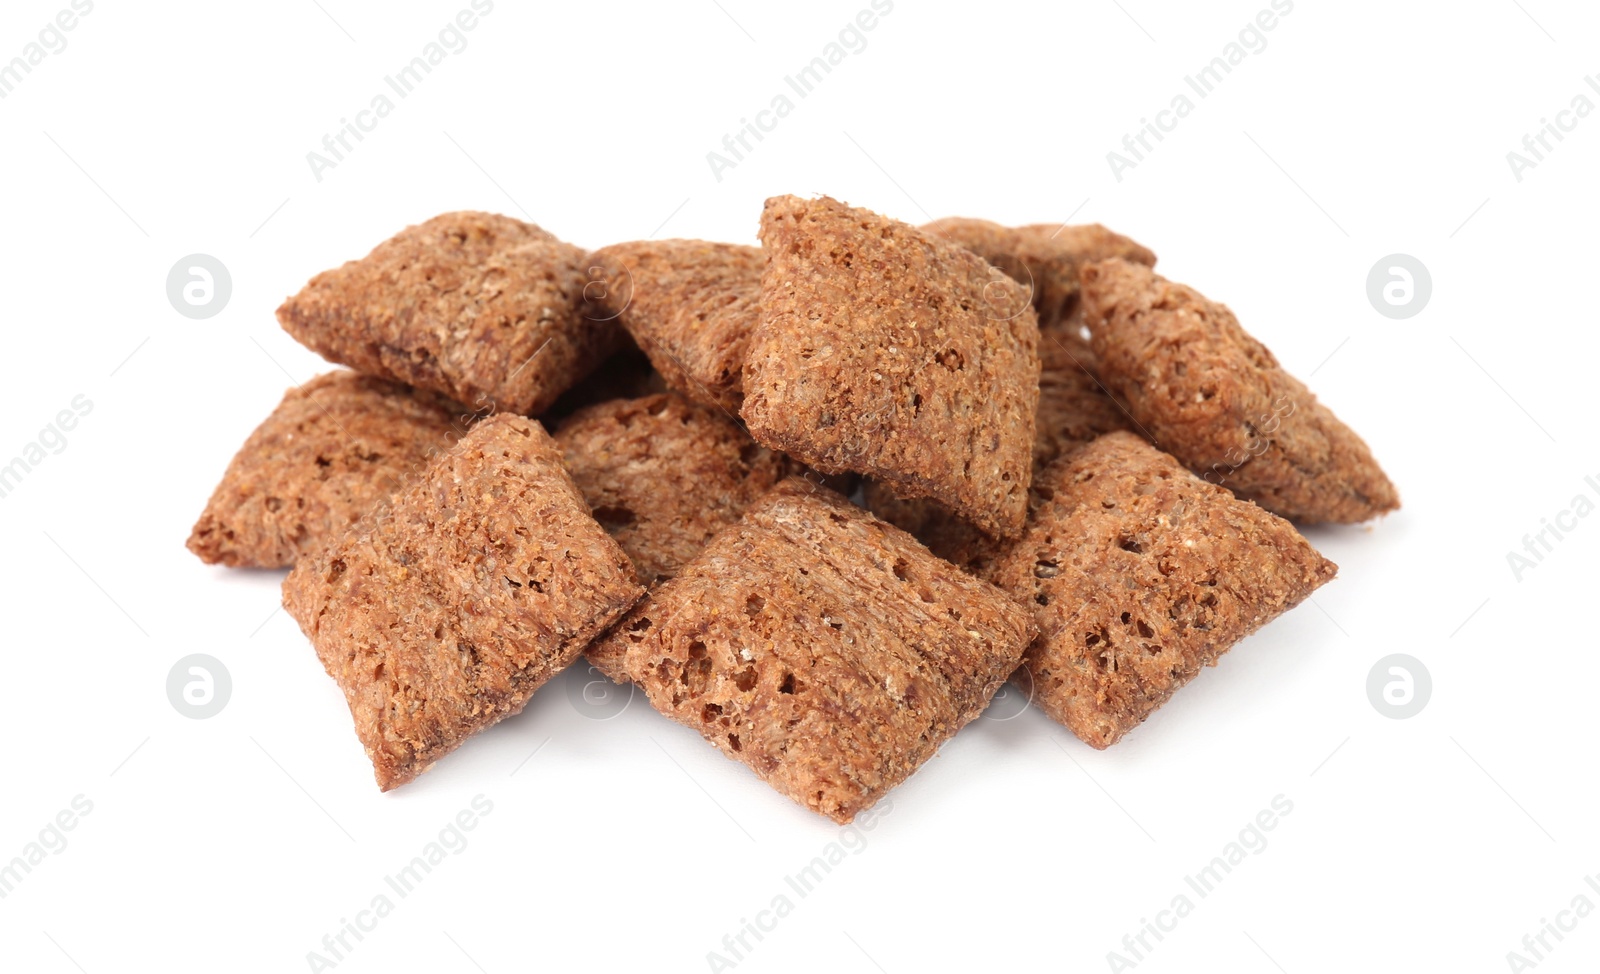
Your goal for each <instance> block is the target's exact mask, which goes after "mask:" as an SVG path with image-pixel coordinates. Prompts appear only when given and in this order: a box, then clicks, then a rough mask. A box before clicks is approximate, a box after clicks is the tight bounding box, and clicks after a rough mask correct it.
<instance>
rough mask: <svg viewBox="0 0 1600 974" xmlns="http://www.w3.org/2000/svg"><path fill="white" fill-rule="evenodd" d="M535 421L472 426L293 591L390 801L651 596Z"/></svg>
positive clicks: (299, 572)
mask: <svg viewBox="0 0 1600 974" xmlns="http://www.w3.org/2000/svg"><path fill="white" fill-rule="evenodd" d="M643 591H644V589H643V587H642V586H641V585H640V584H639V583H638V580H637V579H636V578H635V577H634V573H633V566H632V564H630V563H629V561H628V556H627V555H625V554H623V552H622V549H621V548H619V547H617V543H616V542H615V541H613V540H612V539H611V537H610V536H609V535H607V534H606V533H605V531H604V530H603V529H602V528H601V527H600V525H599V524H597V523H595V520H594V518H593V517H591V516H590V515H589V509H588V508H587V507H586V506H585V505H584V502H583V497H582V496H581V495H580V494H579V493H578V489H577V488H576V487H575V486H573V484H572V480H571V478H570V477H568V476H567V473H566V470H565V469H564V468H563V467H562V462H561V454H560V451H559V450H557V448H556V446H555V444H554V443H552V442H551V441H550V438H549V437H548V436H546V435H545V432H544V430H543V429H542V428H541V427H540V426H539V424H538V423H534V422H530V421H529V420H526V419H522V418H520V417H514V416H509V415H505V414H501V415H499V416H495V417H492V418H490V419H486V420H484V421H483V422H481V423H479V424H478V425H477V426H476V427H474V428H473V430H472V432H471V433H469V434H467V435H466V436H465V437H464V438H463V439H462V440H461V442H460V443H458V444H457V445H456V447H455V449H454V450H452V451H450V452H449V453H447V454H444V455H443V456H441V457H439V459H438V460H436V461H435V462H434V463H433V464H432V465H431V466H430V467H429V468H428V469H427V470H426V471H425V472H424V473H423V474H421V475H420V476H419V477H418V478H417V479H416V480H415V481H413V482H412V483H411V484H410V485H409V486H407V487H406V488H405V489H404V490H402V491H401V492H400V493H398V494H396V495H395V497H394V499H393V501H392V502H391V503H390V505H389V506H388V507H387V508H385V509H384V510H382V511H380V512H379V514H378V515H377V516H375V517H373V518H368V519H364V520H363V521H362V522H361V523H359V524H358V525H357V526H356V529H355V530H353V531H351V532H349V533H348V534H346V535H344V536H343V537H342V538H339V539H336V540H335V541H334V542H333V543H332V544H331V545H330V546H329V547H328V548H326V549H325V550H323V551H321V552H319V553H317V554H316V555H315V556H312V557H308V558H302V559H301V561H300V563H299V564H297V565H296V566H295V568H294V571H292V572H290V573H289V577H288V579H286V580H285V581H284V583H283V604H284V608H286V609H288V610H289V614H290V615H292V616H294V618H295V620H296V621H298V622H299V623H300V628H301V630H303V631H304V632H305V634H306V636H307V637H309V638H310V640H311V643H312V645H313V646H314V647H315V648H316V651H317V655H318V657H320V658H321V660H322V665H323V667H324V668H326V669H327V671H328V675H330V676H332V677H333V678H334V680H335V681H336V682H337V683H338V684H339V687H340V689H342V690H343V691H344V695H345V699H346V701H348V703H349V704H350V713H351V715H352V716H353V717H354V718H355V724H356V735H357V736H358V737H359V738H360V739H361V743H362V744H363V745H364V746H365V747H366V750H367V755H368V757H370V758H371V759H372V766H373V769H374V771H375V773H376V776H377V779H378V786H379V787H380V788H382V789H383V790H384V791H388V790H389V789H391V788H394V787H397V786H399V785H402V784H405V783H406V782H407V781H410V780H411V779H412V778H415V777H416V776H417V775H419V774H421V773H422V772H424V771H426V770H427V769H428V768H429V767H430V766H431V765H432V764H433V762H434V761H436V760H438V759H439V758H440V757H441V756H443V755H445V754H448V753H449V752H450V751H452V750H454V749H455V748H456V747H458V746H460V745H461V743H462V742H463V741H465V740H466V739H467V738H469V737H471V736H472V735H473V734H476V733H477V732H478V731H481V730H483V729H484V728H486V727H488V726H490V725H491V724H494V723H495V722H496V721H499V720H500V719H501V718H504V717H508V716H510V715H512V714H515V713H517V712H519V711H521V710H522V708H523V705H525V704H526V703H527V702H528V698H529V696H531V695H532V694H533V692H534V691H535V690H537V689H538V688H539V687H540V686H541V685H542V684H543V683H544V682H545V681H546V680H548V679H549V678H550V677H551V676H552V675H553V674H555V673H556V672H558V671H560V670H561V669H562V668H564V667H565V666H566V665H567V664H568V663H571V662H572V661H573V660H574V659H575V658H576V657H577V656H578V654H579V653H581V652H582V651H583V648H584V646H585V645H587V644H588V642H589V641H590V640H591V639H593V638H594V637H595V636H596V635H598V634H599V633H600V632H601V631H602V630H604V629H605V627H606V626H608V625H609V624H610V623H611V622H612V621H614V620H615V619H616V618H617V617H618V616H620V615H621V614H622V613H623V612H625V611H626V610H627V609H628V607H629V606H631V605H632V604H633V603H634V602H635V601H636V600H637V599H638V598H639V596H640V595H641V594H642V593H643Z"/></svg>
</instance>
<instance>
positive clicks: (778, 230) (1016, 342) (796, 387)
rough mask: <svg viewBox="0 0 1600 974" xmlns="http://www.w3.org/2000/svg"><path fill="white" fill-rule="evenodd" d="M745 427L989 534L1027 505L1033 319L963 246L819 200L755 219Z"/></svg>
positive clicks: (1012, 531) (1014, 292)
mask: <svg viewBox="0 0 1600 974" xmlns="http://www.w3.org/2000/svg"><path fill="white" fill-rule="evenodd" d="M761 241H762V243H763V244H764V245H765V247H766V251H767V265H766V270H765V271H764V272H763V274H762V278H761V324H760V325H759V326H757V328H756V331H755V333H754V334H753V335H752V336H751V339H750V349H749V357H748V358H747V359H746V361H745V369H744V386H745V402H744V409H743V415H744V418H745V421H746V422H747V423H748V424H749V426H750V435H752V436H754V437H755V438H756V439H757V440H759V441H760V442H762V443H764V444H766V445H767V446H770V447H772V448H773V449H776V450H782V451H783V452H785V453H787V454H789V455H790V456H793V457H796V458H797V459H799V460H801V461H803V462H805V463H807V464H809V465H810V466H812V467H814V468H816V469H818V470H820V471H822V472H824V473H837V472H840V471H843V470H854V471H856V472H858V473H863V474H867V475H868V476H870V477H873V478H874V479H876V480H878V481H880V482H882V483H884V484H885V485H887V486H888V487H889V489H890V490H892V491H894V492H895V493H896V494H897V495H899V496H901V497H932V498H934V499H936V500H938V501H940V502H942V503H944V504H945V505H946V506H948V507H949V508H951V509H952V510H954V511H956V512H958V513H959V514H961V515H962V516H963V517H965V518H967V519H968V520H970V521H971V522H972V523H974V524H975V525H977V526H978V527H979V528H981V529H982V530H983V531H985V532H986V533H988V534H991V535H1005V536H1015V535H1016V534H1017V532H1019V531H1021V530H1022V522H1023V519H1024V517H1025V516H1026V512H1027V495H1028V478H1029V476H1030V466H1031V465H1030V459H1029V458H1030V454H1031V452H1032V446H1033V433H1034V414H1035V412H1036V411H1037V407H1038V402H1039V352H1038V342H1039V329H1038V325H1037V323H1036V321H1035V318H1034V313H1033V308H1032V306H1031V305H1030V304H1029V302H1028V296H1027V293H1026V291H1025V290H1024V289H1023V288H1022V286H1021V285H1019V284H1017V283H1016V282H1015V281H1013V280H1011V279H1010V278H1008V277H1006V276H1005V275H1003V274H1001V273H1000V272H998V271H996V270H995V269H994V268H992V267H990V266H989V265H988V264H986V263H984V262H983V260H981V259H980V258H978V257H977V256H976V255H974V254H972V253H971V252H970V251H968V250H966V249H964V248H961V247H958V246H956V245H954V244H951V243H948V242H946V241H942V240H939V239H937V238H934V237H930V236H927V235H926V234H923V233H921V232H920V231H918V230H917V229H915V228H914V227H910V226H907V225H906V224H904V223H899V222H897V221H895V220H890V219H887V218H885V217H882V216H879V215H877V214H875V213H872V212H870V211H867V210H859V209H852V208H850V207H847V206H845V205H844V204H842V203H839V202H838V201H836V200H832V199H829V198H827V197H823V198H821V199H816V200H804V199H800V198H798V197H794V196H777V197H773V198H772V199H769V200H767V205H766V209H765V211H764V212H763V213H762V217H761Z"/></svg>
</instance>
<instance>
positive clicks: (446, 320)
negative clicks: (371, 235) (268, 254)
mask: <svg viewBox="0 0 1600 974" xmlns="http://www.w3.org/2000/svg"><path fill="white" fill-rule="evenodd" d="M583 257H584V252H583V250H582V249H580V248H578V247H574V246H571V245H570V244H565V243H562V242H561V241H560V240H557V239H556V238H555V237H554V236H552V235H551V234H549V233H547V232H545V231H544V230H541V229H539V228H538V227H536V226H534V225H533V224H531V223H523V222H521V221H518V220H513V219H511V218H509V217H503V216H495V215H493V214H488V213H446V214H444V215H442V216H437V217H434V218H433V219H432V220H429V221H428V222H426V223H423V224H421V225H419V226H413V227H408V228H406V229H405V230H402V231H401V232H400V233H399V234H397V235H395V236H394V237H392V238H390V239H389V240H387V241H385V242H383V243H381V244H379V245H378V246H377V248H376V249H374V250H373V251H372V253H370V254H368V255H367V256H366V257H363V258H362V259H360V260H354V261H350V262H349V263H346V264H345V265H344V266H342V267H339V268H336V269H334V270H331V271H326V272H324V273H322V274H318V275H317V276H316V277H314V278H312V279H311V282H310V283H309V284H307V285H306V286H305V288H304V289H303V290H301V292H300V293H299V294H297V295H295V296H294V297H292V298H289V299H288V300H287V301H285V302H284V303H283V306H282V307H280V308H279V309H278V321H279V323H280V324H282V325H283V328H284V330H285V331H287V332H288V333H289V334H290V335H292V336H294V338H295V340H297V341H299V342H300V343H301V344H303V345H305V346H306V347H307V348H309V349H311V350H312V351H314V352H316V353H317V354H319V355H321V356H322V357H323V358H326V359H328V360H330V361H333V362H339V363H341V364H344V365H348V366H350V367H351V368H353V369H355V370H357V371H358V372H364V373H366V374H368V375H373V376H377V377H379V378H384V379H392V380H394V381H396V382H403V383H406V384H407V385H412V386H416V387H418V388H421V389H431V390H432V391H434V392H438V393H441V394H443V395H446V396H450V397H451V398H453V399H456V400H457V401H459V402H462V403H465V404H467V405H468V406H470V407H472V408H473V409H476V410H480V411H485V412H509V413H519V414H524V415H536V414H538V413H540V412H543V411H544V409H545V408H546V407H548V406H549V405H550V404H551V403H552V402H554V401H555V399H556V397H557V396H559V395H560V394H561V392H562V391H563V390H565V389H566V388H568V387H569V386H571V385H572V384H573V383H575V382H577V381H578V380H579V379H581V378H583V377H584V376H585V375H587V374H588V373H589V372H590V371H591V370H592V369H594V367H595V366H597V365H599V364H600V362H601V361H603V360H604V359H605V357H606V356H607V355H609V354H610V353H611V351H612V350H613V349H614V348H615V347H616V343H617V334H618V332H617V328H616V325H615V324H614V323H612V322H609V321H596V320H591V319H590V318H588V317H586V309H585V306H584V304H583V289H584V283H585V282H584V277H583V268H584V264H583Z"/></svg>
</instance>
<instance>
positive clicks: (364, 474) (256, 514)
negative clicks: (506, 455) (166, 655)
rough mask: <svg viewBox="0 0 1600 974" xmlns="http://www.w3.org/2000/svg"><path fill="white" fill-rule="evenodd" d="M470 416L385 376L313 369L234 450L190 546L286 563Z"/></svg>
mask: <svg viewBox="0 0 1600 974" xmlns="http://www.w3.org/2000/svg"><path fill="white" fill-rule="evenodd" d="M474 418H475V417H473V416H471V415H470V414H468V413H467V411H466V409H465V407H461V406H456V405H454V404H451V403H448V402H446V401H445V400H442V399H440V398H438V397H436V396H433V395H430V394H427V393H417V392H414V391H413V390H411V389H407V388H406V387H404V386H398V385H395V384H394V383H392V382H385V381H383V380H382V379H372V378H368V377H366V376H363V375H358V374H356V373H354V372H346V371H342V370H341V371H338V372H329V373H327V374H325V375H320V376H317V377H316V378H314V379H312V380H311V381H310V382H307V383H306V384H305V385H302V386H299V387H297V388H294V389H290V390H289V392H288V393H287V394H286V395H285V396H284V397H283V402H281V403H279V405H278V408H276V409H274V410H273V411H272V415H270V416H268V417H267V418H266V419H265V420H263V421H262V423H261V425H260V426H258V427H256V430H255V432H253V433H251V434H250V437H249V439H247V440H245V443H244V446H242V447H240V448H239V452H238V453H237V454H236V455H235V456H234V458H233V460H232V461H231V462H230V463H229V464H228V470H227V472H226V473H224V474H223V476H222V482H221V483H220V484H218V485H217V489H216V491H215V492H214V493H212V495H211V500H210V501H209V502H207V504H206V507H205V510H204V511H203V512H202V513H201V514H200V519H199V521H197V522H196V523H195V526H194V530H193V531H192V532H190V534H189V550H190V551H192V552H194V553H195V554H196V555H198V556H199V557H200V560H201V561H204V562H206V563H207V564H211V565H216V564H222V565H228V566H230V567H233V568H287V567H288V566H290V565H293V564H294V563H295V560H296V559H298V558H300V557H301V556H303V555H305V554H307V553H308V552H311V551H315V550H316V549H317V548H319V547H320V546H321V545H323V544H324V543H326V542H327V541H328V540H329V539H330V538H331V537H333V536H335V535H337V534H339V533H341V532H342V531H344V529H346V528H348V527H349V526H350V525H351V524H353V523H355V521H356V519H357V518H359V517H361V516H362V515H363V514H366V513H367V512H368V511H370V510H372V509H373V508H375V507H377V506H378V505H380V504H382V503H383V502H384V501H385V500H387V499H388V498H389V495H390V494H393V493H394V492H395V491H396V490H398V489H399V488H400V487H401V486H402V485H404V484H405V483H406V482H408V481H409V480H410V479H411V478H412V477H413V476H414V475H415V474H416V473H417V472H418V471H420V470H421V469H422V467H423V466H424V465H425V464H426V463H427V461H428V460H429V459H430V458H431V457H432V456H433V455H434V454H436V453H440V452H443V451H445V450H448V449H449V448H450V445H451V444H452V443H454V442H455V441H456V440H457V439H459V438H460V436H461V434H462V433H464V432H465V431H466V428H467V426H468V424H469V423H470V422H471V421H472V420H473V419H474Z"/></svg>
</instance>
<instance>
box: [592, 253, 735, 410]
mask: <svg viewBox="0 0 1600 974" xmlns="http://www.w3.org/2000/svg"><path fill="white" fill-rule="evenodd" d="M762 264H763V260H762V255H761V248H760V247H746V246H740V245H738V244H727V243H711V242H708V241H705V240H640V241H636V242H633V243H622V244H613V245H612V246H610V247H602V248H601V249H599V250H597V251H595V252H594V253H592V254H590V255H589V259H588V265H589V269H588V271H587V274H588V276H589V278H590V281H591V283H590V285H589V293H590V296H591V298H592V299H593V301H594V303H595V304H596V305H598V306H599V308H600V312H599V313H600V314H601V315H602V316H604V317H607V318H615V319H616V320H617V321H618V322H619V323H620V324H621V325H622V327H623V328H625V329H627V331H628V333H629V334H630V335H632V336H633V339H634V341H636V342H638V344H639V347H640V348H641V349H643V350H644V353H645V354H646V355H648V356H650V361H651V363H652V364H653V365H655V367H656V371H658V372H660V373H661V376H662V378H664V379H665V380H666V381H667V384H668V385H669V386H671V387H672V388H673V389H676V390H677V391H679V392H681V393H683V394H684V395H685V396H688V397H689V398H690V399H693V400H695V401H696V402H703V403H706V404H708V405H713V406H721V407H722V408H723V409H726V410H728V411H729V412H734V413H737V412H738V411H739V405H740V403H741V402H742V401H743V399H744V396H743V383H742V381H741V373H742V370H743V367H744V358H745V347H746V345H747V344H748V343H749V340H750V331H751V329H753V328H754V327H755V324H756V319H757V315H758V311H759V303H760V298H761V267H762ZM595 282H599V286H596V284H595Z"/></svg>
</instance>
